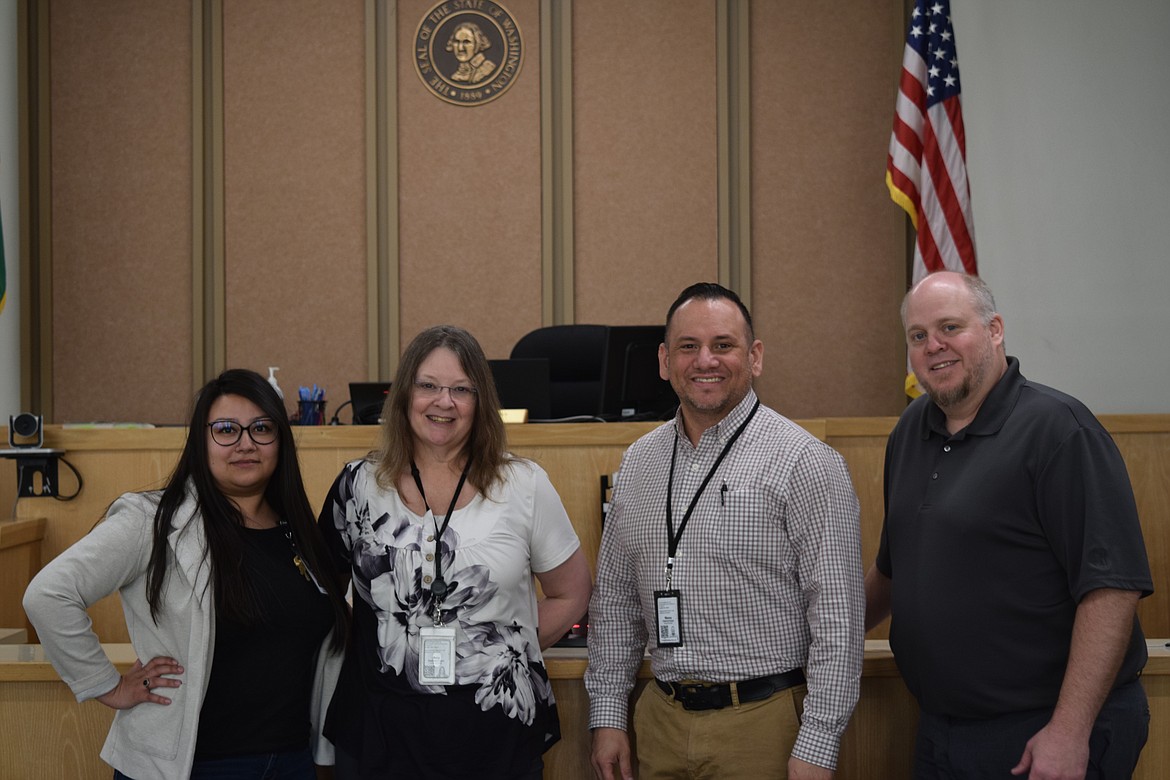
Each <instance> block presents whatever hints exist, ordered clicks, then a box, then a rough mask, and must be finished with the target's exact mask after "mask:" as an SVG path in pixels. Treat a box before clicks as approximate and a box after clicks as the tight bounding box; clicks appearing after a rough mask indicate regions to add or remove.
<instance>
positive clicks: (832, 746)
mask: <svg viewBox="0 0 1170 780" xmlns="http://www.w3.org/2000/svg"><path fill="white" fill-rule="evenodd" d="M840 750H841V738H840V737H839V736H837V735H836V734H830V733H828V732H825V731H819V730H817V729H814V728H811V727H809V726H807V725H805V726H801V727H800V732H799V733H798V734H797V735H796V744H795V745H793V747H792V755H793V757H794V758H799V759H800V760H801V761H807V762H808V763H810V764H815V765H817V766H819V767H824V768H825V769H834V770H835V769H836V768H837V754H838V753H839V752H840Z"/></svg>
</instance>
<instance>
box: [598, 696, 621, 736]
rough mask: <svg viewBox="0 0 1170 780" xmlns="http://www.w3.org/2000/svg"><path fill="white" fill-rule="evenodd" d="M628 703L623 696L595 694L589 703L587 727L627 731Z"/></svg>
mask: <svg viewBox="0 0 1170 780" xmlns="http://www.w3.org/2000/svg"><path fill="white" fill-rule="evenodd" d="M629 717H630V703H629V701H628V700H626V699H625V698H624V697H618V696H597V697H594V699H593V701H592V703H591V704H590V705H589V728H591V729H601V728H607V729H621V730H622V731H629V725H630V724H629Z"/></svg>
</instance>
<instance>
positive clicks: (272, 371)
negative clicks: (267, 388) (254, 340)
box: [268, 366, 284, 401]
mask: <svg viewBox="0 0 1170 780" xmlns="http://www.w3.org/2000/svg"><path fill="white" fill-rule="evenodd" d="M279 370H280V367H279V366H269V367H268V384H270V385H272V389H273V390H275V391H276V394H277V395H278V396H280V400H282V401H283V400H284V391H283V390H281V389H280V385H279V384H277V383H276V372H277V371H279Z"/></svg>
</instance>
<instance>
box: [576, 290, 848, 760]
mask: <svg viewBox="0 0 1170 780" xmlns="http://www.w3.org/2000/svg"><path fill="white" fill-rule="evenodd" d="M763 358H764V346H763V344H762V343H761V342H760V341H759V340H758V339H756V338H755V336H754V333H753V330H752V322H751V315H750V314H749V312H748V310H747V308H746V307H745V306H744V305H743V303H742V302H741V301H740V299H739V297H738V296H737V295H736V294H735V293H734V292H732V291H730V290H728V289H726V288H724V287H721V286H720V285H717V284H710V283H701V284H696V285H692V286H691V287H688V288H687V289H686V290H684V291H683V292H682V293H681V294H680V295H679V297H678V299H677V300H676V301H675V302H674V304H672V305H671V307H670V310H669V311H668V312H667V318H666V341H665V343H664V344H663V345H662V346H660V347H659V369H660V372H661V374H662V377H663V378H664V379H669V380H670V383H671V385H672V387H673V388H674V390H675V392H676V393H677V394H678V397H679V403H680V405H679V411H678V414H677V415H676V416H675V419H674V421H673V422H672V423H668V424H666V425H663V426H661V427H660V428H658V429H656V430H655V431H653V432H651V433H649V434H647V435H646V436H643V437H642V438H641V439H639V440H638V441H637V442H635V443H634V444H633V445H632V446H631V447H630V448H629V450H628V451H627V452H626V454H625V457H624V458H623V460H622V466H621V469H620V471H619V472H618V476H617V481H616V484H615V487H614V493H613V503H612V507H611V509H610V511H609V514H608V515H607V517H606V522H605V529H604V532H603V535H602V541H601V550H600V553H599V557H598V566H597V588H596V590H595V591H594V595H593V600H592V603H591V604H590V609H589V613H590V634H589V668H588V670H587V671H586V674H585V686H586V689H587V690H588V692H589V697H590V717H589V727H590V728H591V729H592V731H593V756H592V760H593V767H594V771H595V773H596V774H597V776H598V777H599V778H606V779H608V778H615V777H621V778H632V777H634V773H633V764H632V760H631V749H630V739H629V734H628V731H629V723H628V709H629V695H630V692H631V691H632V689H633V685H634V678H635V675H636V673H637V670H638V667H639V666H640V664H641V663H642V660H643V654H644V651H645V650H646V649H647V648H648V649H649V652H650V658H651V666H652V669H653V672H654V677H655V680H654V681H653V682H652V683H650V684H649V685H647V686H646V688H645V690H644V691H643V692H642V693H641V695H640V696H639V697H638V701H637V704H636V707H635V710H634V717H633V721H634V722H633V726H634V732H635V733H636V735H637V740H636V743H637V757H638V767H639V771H640V774H641V776H642V777H644V778H646V777H692V778H708V777H709V778H720V779H722V778H784V777H788V778H793V780H799V779H801V778H831V777H832V776H833V770H834V768H835V767H836V761H837V752H838V748H839V744H840V739H841V734H842V733H843V732H844V731H845V727H846V725H847V724H848V722H849V717H850V715H851V714H852V712H853V706H854V704H855V703H856V702H857V696H858V687H859V680H860V676H861V662H862V655H863V650H864V619H865V614H864V613H865V599H864V593H863V588H862V569H861V554H860V551H861V540H860V522H859V516H858V503H857V498H856V496H855V495H854V492H853V487H852V485H851V483H850V481H849V474H848V471H847V470H846V467H845V463H844V461H843V460H842V459H841V457H840V456H839V455H838V454H837V453H836V452H834V451H833V450H832V449H831V448H829V447H828V446H826V445H825V444H823V443H822V442H820V441H818V440H817V439H815V438H814V437H813V436H811V435H809V434H808V433H807V432H806V431H804V430H803V429H801V428H800V427H799V426H797V425H795V424H794V423H793V422H791V421H790V420H788V419H785V418H784V417H782V416H781V415H779V414H777V413H776V412H775V411H773V410H772V409H769V408H767V407H765V406H762V405H760V403H759V399H758V398H757V397H756V394H755V392H754V391H753V390H752V380H753V378H754V377H757V376H759V375H760V372H761V370H762V367H763ZM668 496H669V501H668ZM615 770H616V774H615Z"/></svg>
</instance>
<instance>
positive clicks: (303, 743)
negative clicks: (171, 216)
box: [24, 369, 349, 780]
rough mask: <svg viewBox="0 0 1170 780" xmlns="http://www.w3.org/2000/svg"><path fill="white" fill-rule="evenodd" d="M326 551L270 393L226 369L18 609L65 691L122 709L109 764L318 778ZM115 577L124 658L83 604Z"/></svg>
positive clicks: (334, 590)
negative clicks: (151, 483)
mask: <svg viewBox="0 0 1170 780" xmlns="http://www.w3.org/2000/svg"><path fill="white" fill-rule="evenodd" d="M325 561H326V553H325V550H324V546H323V542H322V539H321V536H320V534H319V532H318V530H317V526H316V523H315V522H314V514H313V512H312V510H311V508H310V506H309V501H308V498H307V497H306V495H305V489H304V485H303V483H302V481H301V474H300V469H299V466H298V463H297V453H296V444H295V442H294V440H293V435H292V428H291V427H290V426H289V422H288V416H287V413H286V411H285V409H284V407H283V404H282V401H281V399H280V397H279V396H278V395H277V394H276V391H275V390H274V389H273V388H272V387H271V386H270V385H269V384H268V383H267V382H266V381H265V380H264V379H263V378H262V377H261V376H260V375H259V374H256V373H255V372H252V371H246V370H242V369H232V370H229V371H225V372H224V373H223V374H221V375H220V376H219V377H217V378H216V379H214V380H212V381H211V382H209V383H208V384H207V385H206V386H205V387H204V388H203V389H202V390H200V391H199V393H198V395H197V396H196V399H195V407H194V410H193V412H192V415H191V423H190V427H189V429H188V434H187V442H186V445H185V446H184V448H183V452H182V454H181V455H180V457H179V462H178V465H177V466H176V467H175V471H174V473H173V474H172V475H171V477H170V479H169V480H168V482H167V484H166V487H165V488H164V489H163V490H161V491H152V492H147V493H127V494H125V495H123V496H122V497H121V498H119V499H118V500H116V501H115V502H114V503H113V505H111V507H110V509H109V511H108V512H107V514H106V517H105V519H104V520H103V521H102V522H100V523H98V525H97V526H95V527H94V529H93V530H92V531H91V532H90V533H89V534H87V535H86V536H85V537H84V538H82V539H81V540H80V541H78V542H77V543H76V544H74V545H73V546H72V547H70V548H69V549H68V550H66V551H65V552H63V553H62V554H61V555H60V556H58V557H57V558H56V559H54V560H53V561H52V562H50V563H49V564H48V565H47V566H46V567H45V568H44V569H42V570H41V572H40V573H39V574H37V576H36V577H35V578H34V579H33V581H32V582H31V583H30V584H29V587H28V590H27V591H26V593H25V596H24V608H25V612H26V613H27V614H28V617H29V620H30V621H32V623H33V625H34V626H35V627H36V630H37V634H38V635H39V636H40V640H41V643H42V645H43V646H44V648H45V654H46V655H47V656H48V658H49V660H50V661H52V663H53V665H54V667H56V669H57V671H58V672H59V673H60V675H61V678H62V679H63V680H64V681H65V682H66V683H67V684H68V685H69V687H70V688H71V689H72V691H73V693H74V695H75V696H76V697H77V699H78V701H84V700H86V699H97V700H98V701H100V702H101V703H103V704H105V705H106V706H109V707H112V708H114V709H116V710H117V713H116V714H115V716H114V722H113V726H112V727H111V728H110V733H109V736H108V738H107V739H106V743H105V746H104V747H103V749H102V753H101V756H102V759H104V760H105V761H106V762H107V763H109V764H110V765H111V766H112V767H114V770H115V772H114V777H115V778H130V779H131V780H151V779H152V778H188V777H191V778H202V779H208V778H222V777H228V776H230V777H249V778H262V777H276V776H278V777H281V778H304V779H305V780H315V777H316V770H315V767H314V762H316V763H332V747H331V746H330V745H329V744H328V743H327V742H325V741H324V739H323V738H321V737H320V732H319V726H320V725H321V720H322V719H321V717H320V714H321V713H322V712H323V711H324V708H325V707H327V706H328V704H329V699H330V697H331V695H332V688H333V685H334V683H335V681H336V670H337V668H339V665H340V653H341V650H342V645H343V643H344V641H345V640H344V637H345V636H346V633H347V631H346V627H347V624H348V619H349V618H348V608H347V606H346V603H345V597H344V592H343V590H342V585H341V584H340V582H339V580H338V579H337V577H336V575H334V574H331V573H330V570H329V569H328V568H327V567H326V566H325V565H324V563H325ZM114 591H117V592H118V593H119V594H120V596H121V600H122V608H123V611H124V612H125V616H126V627H127V629H128V631H129V634H130V640H131V642H132V643H133V645H134V649H135V652H136V653H137V656H138V659H139V660H138V661H136V662H135V663H134V665H133V666H132V667H131V668H130V669H129V670H128V671H127V672H126V673H125V674H119V673H118V671H117V669H116V668H115V667H114V665H113V664H112V663H111V662H110V660H109V658H108V657H107V656H106V654H105V653H104V652H103V651H102V647H101V644H100V641H99V638H98V637H97V636H96V635H95V634H94V632H93V630H92V627H91V623H90V620H89V616H88V615H87V614H86V608H87V607H89V606H90V605H91V604H93V603H94V602H96V601H98V600H99V599H101V598H104V597H105V596H107V595H108V594H110V593H113V592H114Z"/></svg>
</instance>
